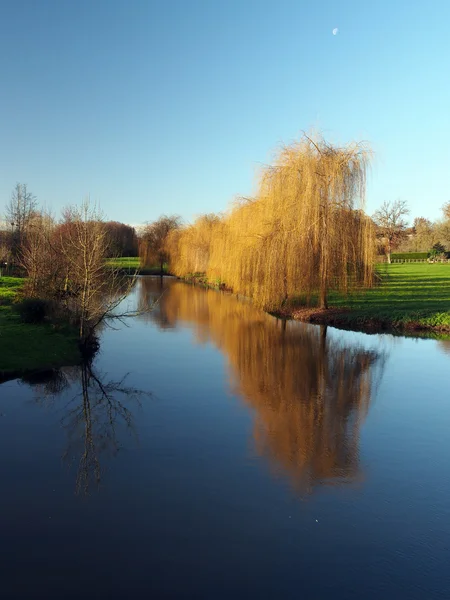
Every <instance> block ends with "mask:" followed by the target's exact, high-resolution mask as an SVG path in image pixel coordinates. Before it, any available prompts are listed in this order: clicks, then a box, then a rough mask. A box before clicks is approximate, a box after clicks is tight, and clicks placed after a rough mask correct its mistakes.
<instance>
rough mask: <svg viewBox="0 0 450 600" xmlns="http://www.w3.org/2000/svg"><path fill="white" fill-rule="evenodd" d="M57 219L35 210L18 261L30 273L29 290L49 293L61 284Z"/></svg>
mask: <svg viewBox="0 0 450 600" xmlns="http://www.w3.org/2000/svg"><path fill="white" fill-rule="evenodd" d="M53 230H54V221H53V219H52V217H51V215H49V214H45V213H35V214H34V216H33V220H32V222H31V223H29V225H28V231H27V235H26V237H25V238H24V240H23V242H22V245H21V248H20V250H19V254H18V261H19V264H20V266H21V267H23V268H24V269H25V272H26V273H27V282H26V294H27V295H28V296H31V297H39V296H41V297H49V296H50V295H51V291H52V290H54V289H55V286H56V288H57V287H58V282H59V279H60V278H59V277H58V273H59V271H60V270H61V261H60V260H59V257H58V252H57V249H56V248H55V247H54V246H53V244H52V233H53Z"/></svg>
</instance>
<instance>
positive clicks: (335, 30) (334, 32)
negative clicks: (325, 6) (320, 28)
mask: <svg viewBox="0 0 450 600" xmlns="http://www.w3.org/2000/svg"><path fill="white" fill-rule="evenodd" d="M338 31H339V29H338V28H337V27H335V28H334V29H333V35H337V32H338Z"/></svg>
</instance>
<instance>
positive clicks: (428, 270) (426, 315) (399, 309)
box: [329, 263, 450, 329]
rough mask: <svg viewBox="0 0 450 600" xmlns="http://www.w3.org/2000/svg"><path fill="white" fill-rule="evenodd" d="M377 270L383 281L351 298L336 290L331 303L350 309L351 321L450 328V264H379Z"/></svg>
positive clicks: (349, 317)
mask: <svg viewBox="0 0 450 600" xmlns="http://www.w3.org/2000/svg"><path fill="white" fill-rule="evenodd" d="M377 273H378V275H379V277H380V278H381V281H380V282H379V284H377V285H376V286H375V287H373V288H372V289H366V290H359V291H355V292H353V293H351V294H350V295H349V296H348V297H345V296H343V295H340V294H338V293H333V294H331V295H330V299H329V303H330V306H333V307H337V308H349V309H350V312H349V313H348V314H347V315H346V316H345V318H346V319H347V320H348V321H349V322H351V321H355V320H357V321H359V322H360V323H364V322H365V321H368V322H369V321H371V320H374V321H377V320H379V321H383V322H386V323H388V322H389V323H392V324H393V325H394V326H396V327H405V326H406V327H407V326H408V325H412V324H416V325H420V326H422V327H425V328H426V327H432V328H436V329H450V264H428V263H409V264H408V263H407V264H393V265H387V264H384V265H378V268H377Z"/></svg>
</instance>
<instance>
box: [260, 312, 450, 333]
mask: <svg viewBox="0 0 450 600" xmlns="http://www.w3.org/2000/svg"><path fill="white" fill-rule="evenodd" d="M270 314H272V315H273V316H275V317H277V318H281V319H292V320H294V321H302V322H303V323H311V324H313V325H327V326H330V327H335V328H336V329H343V330H347V331H357V332H361V333H372V334H374V333H375V334H376V333H394V334H395V333H397V334H398V333H402V334H406V335H407V334H409V335H413V334H415V333H417V334H419V335H420V334H422V335H423V334H427V333H428V334H430V336H431V337H432V336H433V334H434V335H436V334H437V335H445V334H449V335H450V326H448V325H437V326H436V325H428V324H426V323H421V322H420V321H415V320H408V321H395V320H392V319H389V318H387V317H372V316H370V317H369V316H367V315H364V314H363V313H361V312H360V311H358V310H352V309H350V308H335V307H330V308H328V309H320V308H307V307H295V308H290V309H285V310H280V311H276V312H271V313H270ZM430 316H431V315H430Z"/></svg>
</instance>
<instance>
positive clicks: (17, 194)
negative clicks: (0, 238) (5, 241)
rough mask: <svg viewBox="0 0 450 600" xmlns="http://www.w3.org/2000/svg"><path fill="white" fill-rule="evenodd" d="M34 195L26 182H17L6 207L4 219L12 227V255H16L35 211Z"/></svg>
mask: <svg viewBox="0 0 450 600" xmlns="http://www.w3.org/2000/svg"><path fill="white" fill-rule="evenodd" d="M36 209H37V201H36V197H35V196H33V194H32V193H31V192H29V191H28V188H27V184H26V183H17V184H16V187H15V188H14V190H13V192H12V195H11V200H10V202H9V204H8V206H7V207H6V219H7V221H8V223H9V225H10V226H11V229H12V248H11V251H12V255H13V257H16V256H17V255H18V254H19V252H20V250H21V248H22V245H23V242H24V238H25V235H26V233H27V230H28V228H29V224H30V222H31V220H32V219H33V216H34V215H35V213H36Z"/></svg>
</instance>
